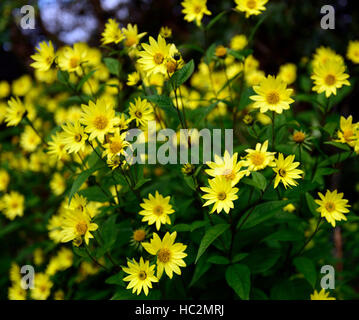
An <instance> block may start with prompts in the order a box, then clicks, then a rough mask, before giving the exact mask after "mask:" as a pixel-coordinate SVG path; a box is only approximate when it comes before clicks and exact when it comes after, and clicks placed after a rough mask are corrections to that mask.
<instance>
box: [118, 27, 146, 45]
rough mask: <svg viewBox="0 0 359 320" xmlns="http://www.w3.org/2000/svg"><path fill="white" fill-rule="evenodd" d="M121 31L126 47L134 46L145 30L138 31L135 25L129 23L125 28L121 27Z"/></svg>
mask: <svg viewBox="0 0 359 320" xmlns="http://www.w3.org/2000/svg"><path fill="white" fill-rule="evenodd" d="M122 32H123V34H124V36H125V41H124V44H125V46H126V47H128V48H133V47H136V46H137V45H138V44H139V43H140V40H141V38H143V37H144V36H145V35H146V34H147V32H142V33H140V34H139V33H138V28H137V25H136V24H135V25H132V24H131V23H129V24H128V25H127V28H122Z"/></svg>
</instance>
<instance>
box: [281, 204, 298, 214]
mask: <svg viewBox="0 0 359 320" xmlns="http://www.w3.org/2000/svg"><path fill="white" fill-rule="evenodd" d="M295 209H296V208H295V206H294V205H293V204H292V203H288V204H287V205H286V206H285V207H284V208H283V211H286V212H294V211H295Z"/></svg>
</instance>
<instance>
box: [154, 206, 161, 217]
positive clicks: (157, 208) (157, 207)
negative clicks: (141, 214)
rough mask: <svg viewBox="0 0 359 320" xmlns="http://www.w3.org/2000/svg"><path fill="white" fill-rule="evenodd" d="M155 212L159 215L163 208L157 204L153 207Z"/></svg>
mask: <svg viewBox="0 0 359 320" xmlns="http://www.w3.org/2000/svg"><path fill="white" fill-rule="evenodd" d="M153 213H154V214H155V215H156V216H158V217H159V216H160V215H162V213H163V208H162V207H161V206H156V207H154V208H153Z"/></svg>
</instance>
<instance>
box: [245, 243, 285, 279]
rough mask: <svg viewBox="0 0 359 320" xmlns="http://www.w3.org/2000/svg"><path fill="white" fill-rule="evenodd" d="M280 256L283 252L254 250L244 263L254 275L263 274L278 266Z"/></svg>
mask: <svg viewBox="0 0 359 320" xmlns="http://www.w3.org/2000/svg"><path fill="white" fill-rule="evenodd" d="M280 255H281V252H280V250H278V249H271V248H261V249H257V250H253V251H252V252H251V254H250V255H248V257H246V258H245V259H244V260H243V263H245V264H246V265H247V266H248V267H249V268H250V269H251V272H252V274H263V273H265V272H267V271H268V270H270V269H271V268H272V267H273V266H274V265H275V264H276V262H277V261H278V259H279V258H280Z"/></svg>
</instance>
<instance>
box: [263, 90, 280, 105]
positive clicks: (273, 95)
mask: <svg viewBox="0 0 359 320" xmlns="http://www.w3.org/2000/svg"><path fill="white" fill-rule="evenodd" d="M266 98H267V102H268V103H269V104H277V103H278V102H279V100H280V98H279V94H278V92H276V91H272V92H269V93H268V94H267V96H266Z"/></svg>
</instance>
